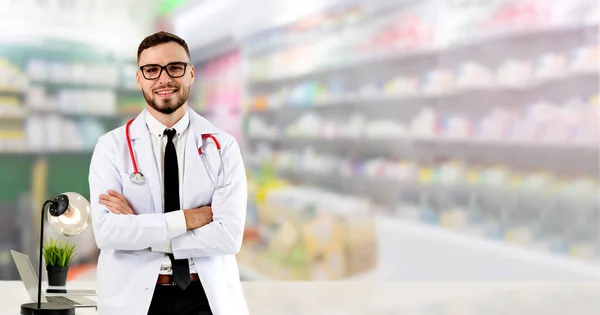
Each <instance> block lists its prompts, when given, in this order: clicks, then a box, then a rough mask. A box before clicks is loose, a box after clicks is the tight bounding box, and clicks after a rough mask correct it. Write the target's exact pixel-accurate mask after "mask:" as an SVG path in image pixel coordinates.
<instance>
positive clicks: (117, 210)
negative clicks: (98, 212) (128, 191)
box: [100, 190, 135, 214]
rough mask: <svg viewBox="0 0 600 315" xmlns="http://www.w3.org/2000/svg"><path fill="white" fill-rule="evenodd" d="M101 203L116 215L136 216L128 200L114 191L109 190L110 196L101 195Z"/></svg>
mask: <svg viewBox="0 0 600 315" xmlns="http://www.w3.org/2000/svg"><path fill="white" fill-rule="evenodd" d="M100 203H101V204H103V205H104V206H106V209H108V210H110V212H112V213H114V214H135V213H134V212H133V209H131V207H130V206H129V203H128V202H127V199H125V197H123V195H121V194H119V193H118V192H116V191H114V190H109V191H108V195H105V194H102V195H100Z"/></svg>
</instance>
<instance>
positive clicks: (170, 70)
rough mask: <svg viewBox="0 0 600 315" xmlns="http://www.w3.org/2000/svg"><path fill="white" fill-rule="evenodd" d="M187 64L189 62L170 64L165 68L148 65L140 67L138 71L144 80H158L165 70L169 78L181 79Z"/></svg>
mask: <svg viewBox="0 0 600 315" xmlns="http://www.w3.org/2000/svg"><path fill="white" fill-rule="evenodd" d="M189 64H190V63H189V62H171V63H169V64H167V65H166V66H161V65H156V64H149V65H143V66H141V67H140V70H141V71H142V75H143V76H144V78H145V79H146V80H156V79H158V78H159V77H160V76H161V75H162V72H163V70H166V71H167V74H168V75H169V76H170V77H171V78H181V77H183V75H184V74H185V70H186V69H187V66H188V65H189Z"/></svg>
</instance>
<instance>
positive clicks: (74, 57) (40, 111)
mask: <svg viewBox="0 0 600 315" xmlns="http://www.w3.org/2000/svg"><path fill="white" fill-rule="evenodd" d="M131 67H133V65H132V62H131V61H127V60H120V59H119V58H117V57H115V56H113V55H112V54H111V53H108V52H105V51H103V50H102V49H101V48H98V47H89V46H87V45H84V44H81V43H73V42H66V41H63V40H47V41H42V40H40V41H39V42H38V43H35V44H16V43H15V44H3V45H2V47H1V48H0V165H2V166H3V167H2V170H3V176H2V180H1V181H0V188H1V189H0V191H2V194H1V196H0V202H2V203H3V204H14V203H15V202H16V200H24V202H21V203H20V204H21V206H20V207H21V208H22V209H30V208H36V207H37V206H36V205H39V204H41V203H42V202H43V200H45V199H46V198H47V196H49V195H56V194H58V193H61V192H64V191H78V192H80V193H82V194H83V195H85V194H86V193H87V192H89V188H88V179H87V176H88V172H89V162H90V158H91V155H92V150H93V146H94V144H95V140H97V136H99V135H100V134H101V133H103V132H106V131H108V130H110V129H112V128H114V127H116V126H118V125H120V124H122V123H123V121H126V120H127V119H128V118H130V117H134V111H133V110H135V109H136V108H137V109H139V108H140V104H143V98H142V96H141V94H140V93H139V92H136V86H135V77H134V75H133V73H134V72H130V71H128V70H129V69H131ZM111 69H114V71H111ZM121 71H122V72H121ZM126 73H127V75H128V76H129V77H126ZM105 76H107V77H108V76H110V77H111V78H112V80H107V77H105ZM109 81H110V82H109ZM106 95H108V96H109V97H108V100H109V101H110V103H111V104H112V106H109V105H111V104H108V103H105V100H106V99H107V97H106ZM132 104H133V106H132ZM104 108H112V110H109V111H107V110H103V109H104ZM91 126H92V127H91ZM36 135H37V136H36ZM61 143H62V144H64V143H67V144H74V145H71V146H64V145H61ZM36 209H37V208H36ZM15 211H18V209H15ZM32 213H35V214H36V215H39V213H38V211H32ZM35 222H39V218H38V219H36V218H35V216H34V217H32V218H31V222H24V221H20V222H19V224H21V225H22V226H21V229H22V230H27V231H34V230H35V229H37V228H38V224H35ZM30 241H31V244H23V246H24V247H23V248H15V249H20V250H22V251H23V252H26V253H30V254H32V255H33V254H34V253H35V251H34V250H31V249H33V248H35V244H34V242H35V239H31V240H30Z"/></svg>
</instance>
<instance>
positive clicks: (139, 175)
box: [125, 118, 231, 190]
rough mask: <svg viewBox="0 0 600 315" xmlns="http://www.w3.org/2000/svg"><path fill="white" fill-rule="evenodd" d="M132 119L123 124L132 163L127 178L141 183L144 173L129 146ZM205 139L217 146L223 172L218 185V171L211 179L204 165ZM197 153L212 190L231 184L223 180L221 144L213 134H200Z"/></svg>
mask: <svg viewBox="0 0 600 315" xmlns="http://www.w3.org/2000/svg"><path fill="white" fill-rule="evenodd" d="M134 120H135V118H132V119H131V120H129V121H128V122H127V126H125V136H126V137H127V147H128V149H129V156H130V157H131V163H132V164H133V173H131V176H129V179H130V180H131V182H133V183H135V184H142V183H143V182H144V181H145V178H144V174H142V173H141V172H140V171H139V170H138V167H137V161H136V159H135V155H134V154H133V148H132V147H131V138H130V137H129V127H130V125H131V123H132V122H133V121H134ZM206 139H212V142H213V143H214V144H215V146H216V147H217V152H218V153H219V160H220V161H221V169H222V172H223V177H222V178H223V181H222V182H221V184H220V185H219V183H218V182H217V181H218V177H219V175H218V173H217V174H216V178H214V179H213V176H212V174H211V173H210V172H209V170H208V166H207V165H206V160H207V154H206V152H204V151H203V150H202V147H203V146H204V145H205V144H206V142H205V140H206ZM203 153H204V155H203ZM198 155H200V156H201V157H203V158H202V163H203V164H204V169H205V170H206V174H208V178H209V179H210V181H211V183H212V184H213V190H217V189H221V188H224V187H227V186H229V185H231V183H227V182H226V181H225V168H224V167H223V156H222V155H221V144H220V143H219V141H218V140H217V138H215V136H213V135H211V134H203V135H202V146H200V147H199V148H198Z"/></svg>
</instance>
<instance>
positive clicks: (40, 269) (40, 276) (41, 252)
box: [37, 200, 56, 309]
mask: <svg viewBox="0 0 600 315" xmlns="http://www.w3.org/2000/svg"><path fill="white" fill-rule="evenodd" d="M48 203H50V204H56V203H55V202H54V201H52V200H46V201H45V202H44V205H43V206H42V219H41V222H42V223H41V226H40V263H39V265H38V268H39V272H38V296H37V308H38V309H40V308H41V307H42V306H41V303H42V255H43V250H44V212H46V211H44V210H46V204H48Z"/></svg>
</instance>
